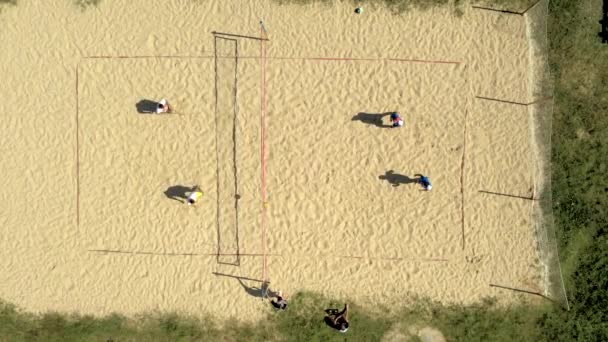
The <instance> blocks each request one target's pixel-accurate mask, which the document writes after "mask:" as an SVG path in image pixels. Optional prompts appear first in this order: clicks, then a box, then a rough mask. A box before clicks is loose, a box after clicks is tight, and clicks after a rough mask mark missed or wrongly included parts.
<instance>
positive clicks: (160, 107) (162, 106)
mask: <svg viewBox="0 0 608 342" xmlns="http://www.w3.org/2000/svg"><path fill="white" fill-rule="evenodd" d="M160 113H171V106H170V105H169V102H167V100H165V99H162V100H160V102H158V103H157V105H156V114H160Z"/></svg>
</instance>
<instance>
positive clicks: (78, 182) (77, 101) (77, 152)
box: [76, 61, 80, 231]
mask: <svg viewBox="0 0 608 342" xmlns="http://www.w3.org/2000/svg"><path fill="white" fill-rule="evenodd" d="M79 68H80V61H79V62H78V63H76V230H78V231H80V134H79V133H80V123H79V119H78V117H79V112H80V104H79V102H80V95H79V93H78V80H79V75H78V74H79Z"/></svg>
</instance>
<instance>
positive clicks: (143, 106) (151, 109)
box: [135, 99, 158, 114]
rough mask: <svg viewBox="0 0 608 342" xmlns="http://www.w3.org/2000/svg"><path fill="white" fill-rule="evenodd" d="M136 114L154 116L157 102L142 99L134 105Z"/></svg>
mask: <svg viewBox="0 0 608 342" xmlns="http://www.w3.org/2000/svg"><path fill="white" fill-rule="evenodd" d="M135 108H137V112H138V113H140V114H155V113H156V108H158V102H156V101H152V100H146V99H143V100H141V101H139V102H137V103H136V104H135Z"/></svg>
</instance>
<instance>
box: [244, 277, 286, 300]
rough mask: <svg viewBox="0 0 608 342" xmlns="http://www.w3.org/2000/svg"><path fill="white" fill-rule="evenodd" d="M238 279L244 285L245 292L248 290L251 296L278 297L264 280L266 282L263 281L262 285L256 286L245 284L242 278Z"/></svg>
mask: <svg viewBox="0 0 608 342" xmlns="http://www.w3.org/2000/svg"><path fill="white" fill-rule="evenodd" d="M237 280H238V281H239V283H240V284H241V286H242V287H243V289H244V290H245V292H247V294H248V295H250V296H253V297H258V298H262V297H276V295H277V294H276V293H275V292H273V291H272V290H271V289H270V288H268V283H265V282H264V283H262V285H261V286H260V287H255V286H247V285H245V283H244V282H243V281H242V280H241V279H240V278H237Z"/></svg>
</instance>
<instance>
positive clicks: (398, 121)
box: [391, 112, 403, 127]
mask: <svg viewBox="0 0 608 342" xmlns="http://www.w3.org/2000/svg"><path fill="white" fill-rule="evenodd" d="M391 122H392V123H393V127H401V126H403V119H402V118H401V116H400V115H399V113H397V112H394V113H391Z"/></svg>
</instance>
